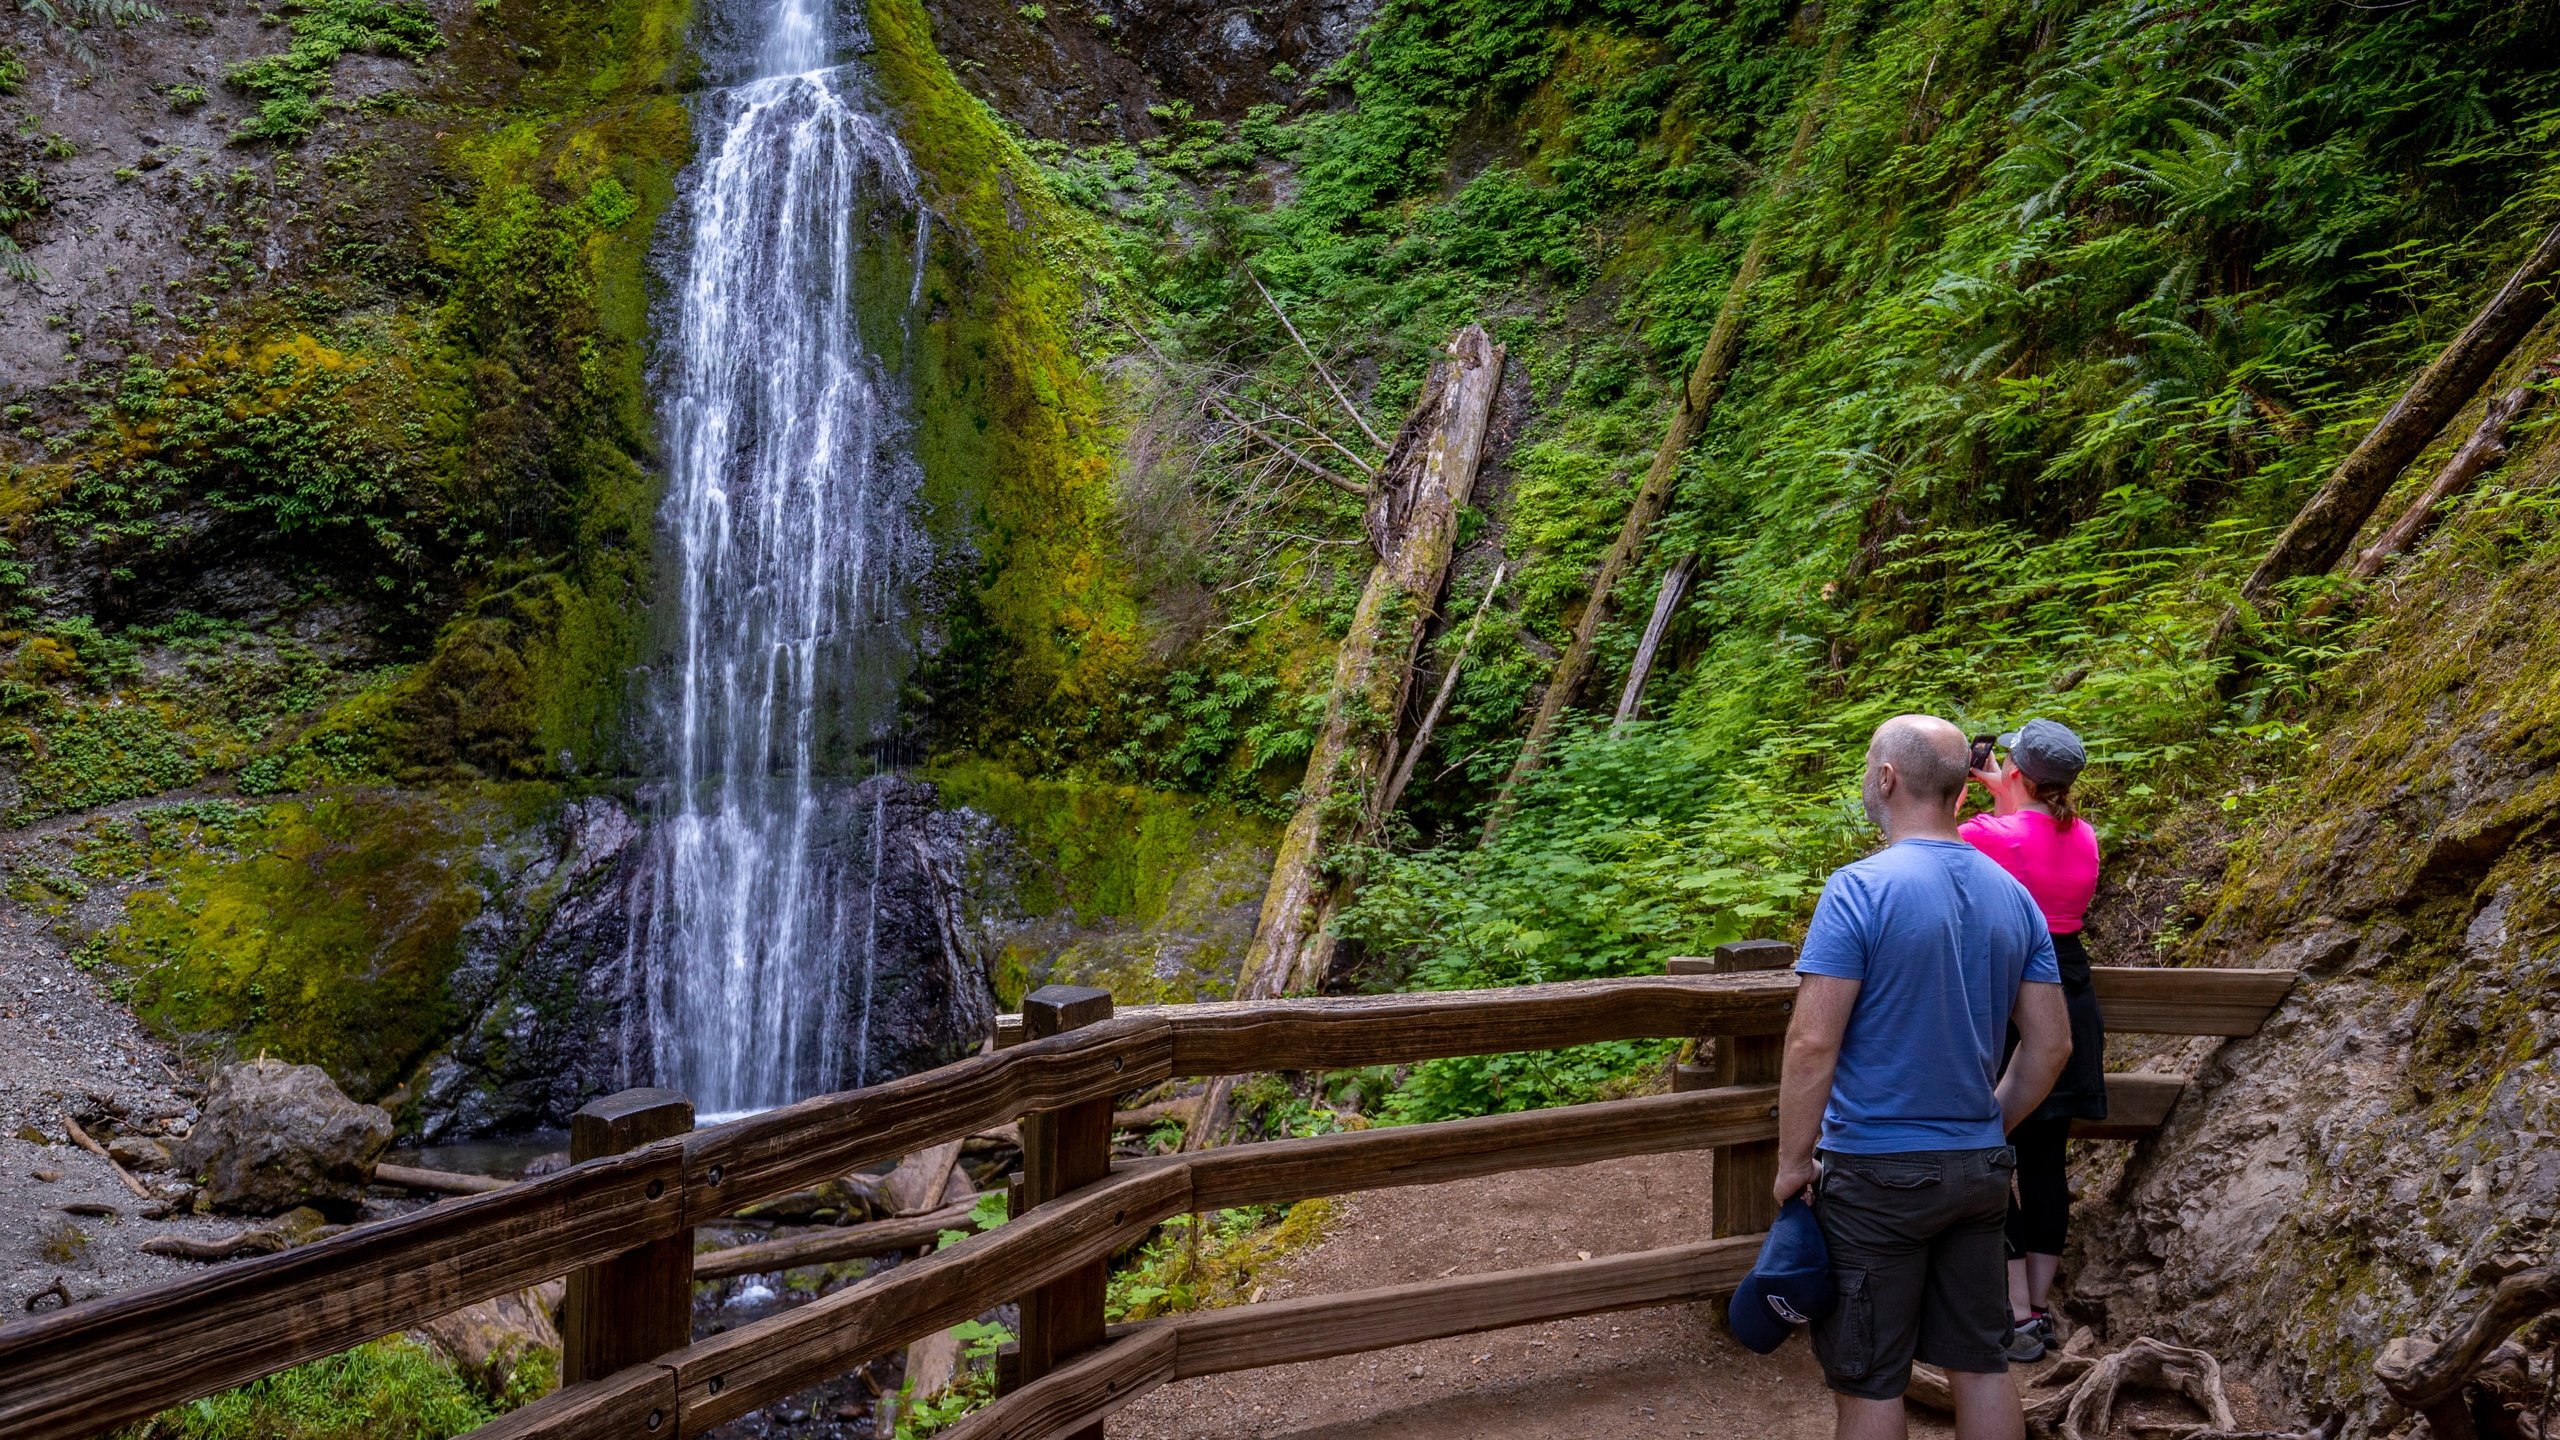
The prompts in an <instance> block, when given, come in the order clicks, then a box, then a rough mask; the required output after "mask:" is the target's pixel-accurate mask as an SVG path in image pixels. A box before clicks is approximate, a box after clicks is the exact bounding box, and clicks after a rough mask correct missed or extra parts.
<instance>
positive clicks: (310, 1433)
mask: <svg viewBox="0 0 2560 1440" xmlns="http://www.w3.org/2000/svg"><path fill="white" fill-rule="evenodd" d="M492 1418H493V1412H492V1411H491V1410H490V1408H489V1406H488V1405H487V1404H485V1403H484V1402H483V1401H482V1400H481V1399H480V1398H479V1396H478V1395H477V1394H476V1393H475V1392H474V1391H473V1390H472V1388H471V1386H470V1384H469V1382H467V1381H465V1380H464V1379H463V1378H462V1376H461V1375H460V1374H459V1373H457V1372H456V1371H455V1369H454V1367H453V1365H452V1364H451V1363H450V1362H449V1361H447V1360H446V1359H445V1358H444V1357H443V1356H442V1355H439V1354H437V1353H436V1352H435V1351H433V1350H430V1349H429V1348H427V1347H426V1346H425V1345H423V1344H420V1343H419V1342H417V1341H415V1340H410V1339H407V1338H404V1337H403V1338H393V1339H389V1340H377V1341H375V1342H373V1343H372V1344H370V1345H361V1346H358V1347H357V1348H355V1349H353V1350H349V1351H347V1352H346V1353H344V1354H341V1355H332V1356H329V1357H327V1358H326V1359H321V1360H314V1361H311V1362H309V1363H308V1364H303V1365H297V1366H295V1367H293V1368H292V1369H290V1370H285V1371H281V1372H279V1373H277V1374H274V1375H270V1376H268V1377H267V1378H265V1379H263V1380H253V1381H251V1382H250V1383H248V1384H246V1385H243V1386H241V1387H239V1388H238V1389H236V1390H226V1391H223V1392H222V1393H221V1394H219V1395H211V1396H207V1397H206V1398H204V1399H202V1400H196V1401H192V1402H190V1403H188V1404H185V1405H181V1406H178V1407H177V1408H176V1409H173V1410H164V1411H162V1412H161V1413H160V1414H158V1415H156V1416H154V1417H152V1418H151V1419H149V1420H145V1421H143V1422H142V1423H141V1424H139V1425H134V1426H130V1427H128V1428H126V1429H124V1430H120V1431H118V1432H116V1440H447V1437H450V1436H454V1435H459V1434H462V1433H463V1432H465V1431H467V1430H472V1429H475V1428H477V1427H479V1426H481V1425H484V1424H486V1423H488V1422H489V1420H491V1419H492Z"/></svg>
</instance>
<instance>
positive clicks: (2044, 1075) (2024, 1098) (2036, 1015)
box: [1779, 980, 2071, 1135]
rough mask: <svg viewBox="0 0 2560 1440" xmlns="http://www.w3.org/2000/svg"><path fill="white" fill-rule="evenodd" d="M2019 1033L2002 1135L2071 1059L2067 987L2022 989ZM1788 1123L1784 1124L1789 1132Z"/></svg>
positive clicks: (2003, 1084) (2004, 1092)
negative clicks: (2064, 991) (2064, 999)
mask: <svg viewBox="0 0 2560 1440" xmlns="http://www.w3.org/2000/svg"><path fill="white" fill-rule="evenodd" d="M2009 1023H2010V1024H2012V1025H2015V1026H2017V1027H2018V1048H2017V1050H2016V1052H2015V1053H2013V1054H2012V1055H2010V1057H2009V1071H2008V1073H2007V1074H2005V1075H2003V1076H2001V1077H2000V1089H1999V1092H1998V1093H1999V1096H2000V1133H2002V1134H2004V1135H2005V1134H2007V1133H2008V1132H2010V1131H2012V1130H2015V1129H2017V1128H2018V1122H2019V1121H2021V1120H2024V1119H2026V1118H2027V1116H2028V1114H2029V1113H2031V1112H2032V1111H2033V1110H2034V1109H2035V1108H2036V1107H2037V1106H2038V1105H2041V1104H2043V1103H2044V1097H2045V1096H2046V1094H2048V1093H2049V1092H2051V1091H2052V1089H2053V1082H2054V1080H2055V1078H2056V1077H2058V1076H2060V1075H2061V1074H2062V1067H2063V1066H2064V1065H2065V1064H2067V1063H2069V1061H2070V1059H2071V1012H2070V1011H2069V1010H2067V1009H2065V1008H2064V1007H2063V1003H2062V987H2061V986H2059V985H2048V984H2046V983H2044V982H2042V981H2039V980H2030V981H2027V982H2026V983H2025V984H2023V985H2020V986H2019V987H2018V1008H2017V1009H2016V1010H2015V1011H2014V1012H2012V1013H2011V1015H2010V1016H2009ZM1785 1123H1786V1122H1785V1121H1784V1120H1783V1119H1781V1120H1780V1121H1779V1124H1780V1126H1781V1128H1783V1127H1784V1125H1785Z"/></svg>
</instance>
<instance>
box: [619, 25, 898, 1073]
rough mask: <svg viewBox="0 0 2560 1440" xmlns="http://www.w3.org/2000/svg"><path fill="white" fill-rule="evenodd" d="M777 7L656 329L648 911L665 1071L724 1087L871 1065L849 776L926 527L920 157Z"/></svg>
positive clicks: (889, 686)
mask: <svg viewBox="0 0 2560 1440" xmlns="http://www.w3.org/2000/svg"><path fill="white" fill-rule="evenodd" d="M758 18H759V19H760V21H761V29H762V35H761V37H760V41H759V43H756V44H754V45H753V46H752V47H751V48H750V47H741V49H742V50H744V51H745V52H746V53H745V56H743V57H742V59H743V60H744V63H741V64H738V65H736V66H734V67H732V68H733V69H734V70H735V71H737V72H739V78H738V80H737V83H734V84H731V85H728V86H726V87H723V88H719V89H714V90H711V91H708V92H706V93H705V94H704V95H703V97H702V99H701V101H700V107H699V110H698V112H697V125H698V129H699V138H700V144H701V148H700V158H699V159H698V161H697V162H696V165H695V168H694V171H693V174H692V176H691V180H690V184H689V185H688V187H687V190H686V194H685V196H684V202H685V212H684V215H683V219H684V220H685V221H687V222H689V223H688V224H687V227H686V232H685V238H686V242H687V243H686V244H685V246H684V250H683V254H682V259H681V261H680V262H679V263H680V267H681V268H680V269H679V270H678V271H677V273H676V275H675V277H674V279H675V281H676V283H675V286H674V296H673V298H672V302H671V304H670V305H669V307H668V310H667V317H668V318H667V324H666V328H665V330H664V332H663V335H662V341H663V343H662V352H663V359H662V362H661V363H662V364H663V365H664V366H665V371H664V392H665V396H666V402H667V405H668V411H667V419H666V429H667V438H668V454H669V460H670V472H671V473H670V485H669V495H668V500H667V507H666V512H665V528H666V531H667V536H668V547H669V552H670V553H669V560H668V566H667V570H668V573H669V579H670V581H671V582H672V585H673V588H674V594H673V596H672V598H673V599H674V601H675V605H674V606H673V610H674V612H675V613H674V616H673V624H674V630H675V633H674V634H673V636H672V637H671V652H672V653H671V654H670V655H669V656H668V657H667V662H666V664H665V666H664V668H663V669H662V671H661V672H660V673H659V674H658V676H657V677H656V678H657V681H658V686H657V688H658V694H657V695H656V696H655V712H656V716H657V720H658V723H659V727H660V731H661V735H662V743H663V745H664V748H665V755H666V760H667V767H668V768H667V779H668V783H667V786H666V787H665V790H664V792H663V799H662V800H660V801H659V802H658V804H657V805H656V807H655V808H656V810H657V812H658V813H657V815H656V816H655V823H654V825H653V827H652V839H651V853H650V857H649V862H648V868H647V871H646V873H645V875H644V877H643V879H642V883H641V884H640V886H639V887H638V889H637V891H636V892H635V899H634V906H633V915H632V920H633V925H632V944H633V950H634V960H635V968H636V969H638V970H639V972H640V977H641V979H642V981H643V983H644V986H645V994H646V1005H647V1011H648V1021H649V1027H650V1034H651V1049H652V1060H653V1063H654V1068H655V1070H656V1072H657V1078H658V1080H659V1083H662V1084H668V1085H673V1086H675V1087H677V1088H679V1089H682V1090H684V1091H685V1092H686V1093H688V1094H690V1095H691V1096H692V1097H693V1100H694V1103H695V1105H696V1106H697V1107H698V1109H699V1110H700V1111H702V1112H705V1113H706V1114H726V1113H736V1112H741V1111H750V1110H757V1109H762V1108H766V1107H769V1106H773V1105H778V1104H783V1103H786V1102H788V1101H791V1100H794V1099H798V1098H800V1097H801V1096H804V1095H808V1094H812V1093H816V1092H819V1091H824V1090H830V1089H837V1088H841V1087H843V1086H846V1085H859V1084H862V1083H864V1082H865V1081H867V1080H868V1079H869V1078H871V1073H870V1072H871V1056H870V1054H869V1040H870V1022H871V1016H870V1013H869V1007H870V1004H871V1000H872V986H871V981H872V974H871V970H872V959H873V950H874V946H875V943H876V941H877V938H878V936H877V924H878V922H877V918H876V914H877V907H876V906H875V905H874V904H873V903H872V900H873V895H874V892H875V891H876V890H877V888H878V886H879V883H880V878H881V867H882V865H883V863H884V859H885V858H886V857H885V856H884V855H883V853H882V847H883V846H884V845H885V844H886V843H887V840H886V830H885V826H884V825H883V823H882V817H881V816H880V815H878V814H872V815H869V816H863V815H860V814H857V813H852V812H855V811H856V810H858V809H873V810H876V809H877V808H878V806H879V805H881V804H882V803H885V802H884V800H883V798H882V797H885V795H886V794H887V790H886V789H885V788H880V787H878V786H875V787H873V789H872V793H871V795H869V796H867V797H859V796H857V795H856V794H855V793H854V792H853V791H852V790H851V788H850V787H851V782H852V781H853V780H855V779H858V778H859V777H860V776H861V775H862V774H863V773H864V772H865V771H866V770H867V769H868V768H869V766H870V764H871V763H872V762H871V759H870V756H871V755H872V754H873V753H874V752H876V750H877V749H878V747H879V746H880V745H881V744H882V743H883V741H884V740H885V739H886V738H887V736H888V735H889V733H890V727H891V725H892V724H893V722H894V719H895V704H896V695H897V687H898V684H899V682H900V681H901V679H902V678H903V677H904V675H905V673H906V671H907V669H908V666H909V664H910V662H911V660H912V643H911V639H910V635H909V628H910V627H909V625H908V616H907V613H906V611H907V601H906V596H907V592H908V590H909V588H910V586H911V585H912V583H913V580H914V577H915V576H916V575H917V574H918V573H919V569H918V562H919V559H920V558H921V550H922V541H921V538H920V536H919V533H918V530H917V527H916V525H915V523H914V519H913V514H914V508H915V505H916V494H917V489H918V478H917V471H916V467H915V464H914V462H913V460H912V458H911V457H910V455H909V453H908V450H907V446H906V440H907V433H906V421H905V418H904V417H905V415H906V398H905V394H904V387H903V385H902V384H901V377H902V375H903V373H904V369H905V365H906V354H905V352H906V350H907V348H908V345H909V340H910V336H909V334H908V331H909V327H910V320H909V317H910V316H911V314H912V312H913V311H914V309H915V306H916V303H917V301H918V299H919V297H920V294H921V286H922V281H923V268H922V267H923V259H924V241H925V239H926V234H925V230H924V226H925V224H926V214H925V211H924V209H923V207H922V206H921V205H920V204H919V203H918V201H917V197H916V178H915V172H914V169H913V167H912V166H911V164H910V163H909V161H908V158H907V154H906V152H905V150H904V149H903V148H902V147H901V146H900V145H899V143H898V140H897V137H896V136H895V134H894V133H892V132H891V130H890V129H889V128H888V127H887V126H886V125H885V124H883V123H882V122H880V121H879V120H876V119H874V118H873V117H872V115H871V114H869V113H868V112H867V111H866V109H865V108H864V99H863V95H862V85H863V79H864V77H863V75H862V74H861V72H860V71H859V69H858V68H857V67H856V66H854V65H853V64H851V63H846V62H845V52H847V51H849V50H850V49H851V48H852V47H850V46H848V45H846V44H845V41H846V39H848V38H852V37H843V36H838V35H837V34H835V33H834V32H835V30H836V28H837V25H836V19H835V17H834V16H833V15H832V14H831V13H830V11H829V9H828V8H827V7H826V4H825V0H772V3H771V5H770V8H769V9H767V10H765V11H764V12H763V14H762V15H761V16H760V17H758ZM864 799H867V800H868V801H869V803H868V804H867V805H863V804H860V803H859V801H861V800H864ZM866 822H867V823H866Z"/></svg>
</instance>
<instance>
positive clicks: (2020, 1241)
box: [1960, 720, 2107, 1362]
mask: <svg viewBox="0 0 2560 1440" xmlns="http://www.w3.org/2000/svg"><path fill="white" fill-rule="evenodd" d="M1992 743H1993V744H1996V745H1997V746H1998V747H1999V748H2000V749H2003V750H2006V751H2008V752H2009V754H2008V758H2007V759H2005V760H2003V761H2001V762H2000V763H1999V764H1997V765H1993V764H1992V763H1991V759H1990V754H1989V749H1988V747H1986V746H1985V745H1983V743H1982V742H1981V741H1979V740H1977V741H1976V742H1975V765H1974V770H1973V778H1974V779H1975V780H1977V781H1979V782H1981V784H1982V787H1983V788H1984V789H1986V790H1988V791H1990V792H1991V811H1990V813H1989V814H1985V815H1976V816H1974V817H1973V818H1972V819H1970V820H1967V821H1965V822H1964V824H1963V826H1962V827H1961V831H1960V833H1962V834H1963V836H1964V838H1965V839H1967V840H1969V841H1971V842H1972V843H1973V847H1974V848H1975V849H1977V850H1980V851H1981V852H1982V853H1983V854H1985V855H1988V856H1990V857H1991V858H1992V859H1993V860H1995V861H1997V862H1999V865H2000V868H2001V869H2003V870H2006V871H2008V872H2009V873H2010V874H2011V875H2014V876H2016V877H2017V879H2018V882H2019V883H2020V884H2022V885H2024V886H2026V887H2027V893H2028V894H2030V895H2033V896H2034V897H2035V901H2036V905H2037V907H2038V908H2039V909H2041V910H2043V911H2044V922H2045V926H2046V928H2048V929H2050V930H2051V931H2052V932H2053V952H2054V958H2055V959H2056V960H2057V961H2059V962H2060V963H2061V966H2062V998H2063V1001H2064V1003H2065V1004H2066V1005H2068V1006H2069V1007H2070V1011H2071V1059H2070V1062H2069V1063H2067V1064H2066V1065H2064V1066H2063V1068H2062V1075H2061V1078H2059V1079H2057V1080H2055V1081H2054V1082H2053V1091H2052V1093H2051V1094H2049V1095H2047V1096H2046V1097H2045V1101H2044V1103H2043V1104H2042V1105H2039V1106H2037V1107H2036V1109H2035V1112H2034V1113H2033V1114H2031V1115H2029V1116H2028V1117H2027V1118H2026V1119H2024V1120H2021V1121H2019V1122H2018V1128H2017V1129H2015V1130H2012V1131H2010V1132H2009V1143H2010V1144H2011V1145H2012V1146H2015V1147H2016V1149H2017V1152H2018V1171H2017V1175H2018V1188H2017V1193H2016V1195H2015V1197H2014V1198H2012V1199H2011V1200H2010V1202H2009V1257H2010V1258H2009V1311H2010V1317H2011V1319H2013V1320H2014V1321H2015V1322H2016V1324H2017V1333H2016V1334H2015V1336H2014V1337H2013V1338H2012V1339H2011V1342H2010V1346H2009V1358H2011V1359H2012V1360H2018V1361H2021V1362H2023V1361H2029V1360H2034V1359H2037V1358H2039V1357H2040V1356H2042V1355H2043V1354H2044V1351H2045V1347H2047V1346H2049V1345H2051V1344H2053V1343H2054V1340H2055V1334H2054V1325H2053V1316H2052V1312H2051V1311H2049V1310H2048V1309H2047V1308H2046V1302H2047V1300H2048V1299H2049V1297H2050V1296H2051V1294H2052V1291H2053V1277H2054V1273H2055V1272H2056V1271H2057V1270H2059V1269H2060V1268H2061V1265H2062V1242H2063V1237H2064V1235H2065V1233H2066V1231H2067V1228H2068V1226H2069V1223H2070V1219H2071V1186H2070V1182H2069V1180H2068V1179H2067V1178H2066V1177H2065V1176H2064V1173H2063V1142H2064V1141H2065V1140H2067V1139H2069V1138H2070V1134H2071V1122H2072V1121H2073V1120H2077V1119H2090V1120H2103V1119H2105V1118H2106V1114H2107V1076H2106V1068H2107V1065H2106V1059H2107V1038H2106V1025H2105V1022H2104V1020H2103V1019H2102V1018H2101V1017H2100V1016H2099V1014H2098V996H2097V992H2096V990H2095V989H2094V988H2093V987H2092V985H2091V983H2090V979H2089V951H2088V947H2087V946H2085V945H2083V944H2082V943H2081V941H2080V922H2081V916H2082V915H2083V914H2084V913H2086V912H2087V910H2088V908H2089V897H2090V896H2092V895H2095V894H2096V893H2097V891H2098V832H2097V831H2096V830H2095V829H2093V828H2091V826H2090V824H2089V822H2088V821H2086V820H2083V819H2081V818H2080V817H2079V815H2078V813H2077V812H2076V811H2074V810H2073V808H2072V805H2071V783H2072V782H2073V781H2074V780H2077V779H2079V778H2080V770H2081V767H2082V766H2084V765H2086V764H2087V763H2088V759H2089V757H2088V752H2087V750H2085V749H2084V748H2083V747H2082V746H2081V744H2080V737H2079V736H2077V735H2074V734H2072V733H2071V731H2070V729H2069V728H2068V727H2066V726H2063V725H2060V724H2057V723H2056V722H2054V721H2051V720H2030V721H2028V722H2027V723H2026V724H2024V725H2021V726H2019V727H2018V728H2017V729H2015V730H2012V731H2010V732H2009V733H2008V734H2006V735H2002V736H1999V737H1997V738H1996V739H1995V740H1994V741H1993V742H1992ZM2009 1043H2010V1045H2011V1046H2012V1047H2014V1046H2015V1045H2016V1044H2017V1043H2018V1037H2017V1032H2016V1031H2015V1030H2012V1031H2011V1032H2010V1035H2009ZM2004 1063H2005V1062H2004Z"/></svg>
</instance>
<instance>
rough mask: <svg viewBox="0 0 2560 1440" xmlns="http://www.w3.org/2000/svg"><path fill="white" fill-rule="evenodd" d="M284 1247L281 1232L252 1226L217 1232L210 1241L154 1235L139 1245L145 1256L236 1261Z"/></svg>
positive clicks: (182, 1236)
mask: <svg viewBox="0 0 2560 1440" xmlns="http://www.w3.org/2000/svg"><path fill="white" fill-rule="evenodd" d="M284 1248H285V1241H284V1236H283V1235H281V1234H279V1233H277V1232H276V1231H274V1230H269V1229H265V1228H262V1227H254V1226H253V1227H251V1228H249V1229H246V1230H235V1231H233V1232H232V1233H231V1234H228V1235H217V1236H215V1237H213V1238H212V1239H210V1240H191V1239H189V1238H187V1237H186V1236H184V1235H154V1236H152V1237H151V1238H150V1239H148V1240H145V1241H143V1242H142V1245H141V1250H142V1253H143V1254H145V1255H161V1256H166V1257H167V1258H169V1259H172V1260H238V1259H241V1258H243V1257H245V1256H250V1255H273V1254H275V1253H276V1252H277V1251H279V1250H282V1249H284Z"/></svg>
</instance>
